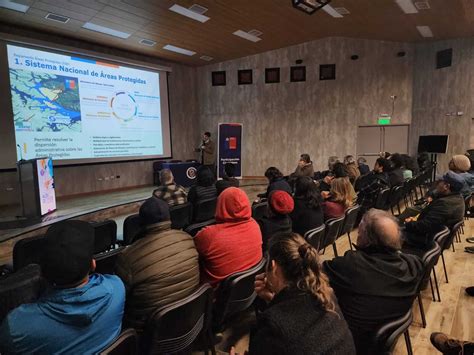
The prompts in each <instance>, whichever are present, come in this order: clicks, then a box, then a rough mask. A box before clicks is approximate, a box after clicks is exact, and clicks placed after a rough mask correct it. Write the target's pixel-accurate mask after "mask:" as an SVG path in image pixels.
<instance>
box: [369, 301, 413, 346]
mask: <svg viewBox="0 0 474 355" xmlns="http://www.w3.org/2000/svg"><path fill="white" fill-rule="evenodd" d="M412 321H413V314H412V312H411V309H410V310H409V311H408V313H407V314H405V315H404V316H402V317H400V318H398V319H395V320H393V321H391V322H389V323H387V324H385V325H383V326H382V327H381V328H379V330H378V331H377V332H376V333H375V335H374V338H373V345H372V349H371V350H372V351H371V352H370V353H371V354H378V355H390V354H392V352H393V349H394V347H395V344H396V343H397V340H398V338H399V337H400V335H402V334H403V333H404V332H405V331H406V330H407V329H408V327H409V326H410V324H411V323H412Z"/></svg>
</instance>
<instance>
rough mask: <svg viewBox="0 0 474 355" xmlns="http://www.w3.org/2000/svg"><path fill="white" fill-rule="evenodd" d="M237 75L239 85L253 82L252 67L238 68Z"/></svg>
mask: <svg viewBox="0 0 474 355" xmlns="http://www.w3.org/2000/svg"><path fill="white" fill-rule="evenodd" d="M237 76H238V83H239V85H250V84H252V82H253V79H252V69H244V70H239V71H238V73H237Z"/></svg>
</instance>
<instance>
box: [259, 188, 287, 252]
mask: <svg viewBox="0 0 474 355" xmlns="http://www.w3.org/2000/svg"><path fill="white" fill-rule="evenodd" d="M294 207H295V203H294V201H293V197H291V195H290V194H289V193H287V192H285V191H278V190H277V191H272V192H271V193H270V196H269V198H268V216H265V217H263V218H262V219H260V220H259V221H258V224H259V225H260V230H261V231H262V240H263V251H265V250H266V249H267V245H268V241H269V240H270V238H271V237H272V236H273V235H275V234H277V233H290V232H291V218H290V217H289V216H288V215H289V214H290V213H291V212H293V208H294Z"/></svg>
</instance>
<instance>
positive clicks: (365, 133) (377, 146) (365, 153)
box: [357, 125, 410, 169]
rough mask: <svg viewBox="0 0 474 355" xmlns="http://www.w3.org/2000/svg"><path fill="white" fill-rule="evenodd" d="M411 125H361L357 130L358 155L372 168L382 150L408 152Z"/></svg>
mask: <svg viewBox="0 0 474 355" xmlns="http://www.w3.org/2000/svg"><path fill="white" fill-rule="evenodd" d="M409 131H410V126H409V125H399V126H360V127H359V128H358V130H357V157H358V158H360V157H363V158H365V159H366V160H367V165H369V167H370V168H371V169H372V167H373V166H374V164H375V161H376V160H377V158H378V157H379V156H380V155H379V154H380V152H390V153H400V154H408V139H409Z"/></svg>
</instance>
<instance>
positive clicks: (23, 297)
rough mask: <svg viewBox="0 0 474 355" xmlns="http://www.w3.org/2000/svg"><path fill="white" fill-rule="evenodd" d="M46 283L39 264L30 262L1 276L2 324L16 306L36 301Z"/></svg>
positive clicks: (0, 321) (0, 305) (0, 317)
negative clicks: (15, 270) (18, 269)
mask: <svg viewBox="0 0 474 355" xmlns="http://www.w3.org/2000/svg"><path fill="white" fill-rule="evenodd" d="M44 286H45V283H44V282H43V280H42V278H41V268H40V266H39V265H36V264H30V265H27V266H25V267H24V268H22V269H21V270H20V271H17V272H14V273H12V274H8V275H5V276H2V277H1V278H0V300H1V301H0V324H1V323H2V320H3V319H4V318H5V317H6V316H7V314H8V313H9V312H10V311H11V310H13V309H14V308H16V307H18V306H20V305H22V304H24V303H31V302H34V301H36V300H37V299H38V298H39V296H40V294H41V292H42V291H43V288H44Z"/></svg>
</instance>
